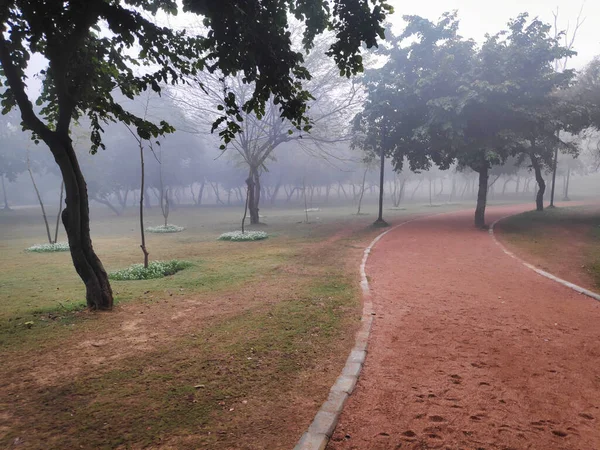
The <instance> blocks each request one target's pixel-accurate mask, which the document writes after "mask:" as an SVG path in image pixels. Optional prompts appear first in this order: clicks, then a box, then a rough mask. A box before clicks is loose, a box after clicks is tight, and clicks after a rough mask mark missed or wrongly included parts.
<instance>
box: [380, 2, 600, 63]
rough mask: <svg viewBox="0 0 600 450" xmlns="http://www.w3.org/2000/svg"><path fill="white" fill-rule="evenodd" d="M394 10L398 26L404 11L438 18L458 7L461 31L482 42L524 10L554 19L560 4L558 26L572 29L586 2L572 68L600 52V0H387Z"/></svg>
mask: <svg viewBox="0 0 600 450" xmlns="http://www.w3.org/2000/svg"><path fill="white" fill-rule="evenodd" d="M388 1H389V3H390V4H391V5H392V6H393V7H394V10H395V13H394V15H393V16H391V17H390V22H392V24H394V28H398V30H400V29H401V27H402V22H403V21H402V16H403V15H419V16H422V17H425V18H427V19H429V20H436V19H437V18H439V17H440V16H441V15H442V13H443V12H445V11H453V10H457V11H458V17H459V19H460V33H461V35H462V36H464V37H465V38H473V39H475V41H477V42H482V41H483V38H484V35H485V33H490V34H494V33H496V32H498V31H500V30H501V29H504V28H506V23H507V22H508V20H509V19H511V18H513V17H516V16H517V15H518V14H519V13H521V12H528V13H529V15H530V17H536V16H537V17H539V18H540V19H541V20H543V21H544V22H548V23H551V24H553V23H554V16H553V15H552V12H553V11H556V8H557V7H558V26H559V29H562V30H565V29H566V28H567V25H568V24H569V23H570V25H571V30H572V29H573V28H574V26H575V23H576V21H577V16H578V14H579V11H580V10H581V7H582V5H583V13H582V18H585V22H584V23H583V25H582V26H581V27H580V29H579V31H578V33H577V38H576V40H575V45H574V50H575V51H577V52H578V55H577V56H575V57H574V58H572V59H571V61H570V63H569V66H568V67H569V68H575V69H579V68H581V67H583V66H584V65H585V64H586V63H588V62H589V61H590V60H591V59H592V58H593V57H594V56H596V55H600V1H599V0H587V1H585V2H582V1H581V0H570V1H569V0H496V1H491V0H417V1H406V0H388Z"/></svg>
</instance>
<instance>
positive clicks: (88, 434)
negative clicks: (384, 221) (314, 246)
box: [7, 271, 359, 449]
mask: <svg viewBox="0 0 600 450" xmlns="http://www.w3.org/2000/svg"><path fill="white" fill-rule="evenodd" d="M307 281H308V280H307ZM358 317H359V314H358V296H357V290H356V287H354V286H353V285H352V277H351V276H350V277H348V276H347V275H343V274H341V273H339V272H332V271H327V272H324V273H323V274H322V275H321V276H320V277H319V278H318V280H317V281H315V282H308V283H307V284H306V285H304V286H302V287H301V289H299V290H298V293H297V294H296V295H294V296H292V297H290V298H287V299H285V300H283V301H281V302H279V303H277V304H275V305H270V306H267V307H265V306H259V307H257V308H253V309H252V310H249V311H246V312H244V313H242V314H239V315H236V316H234V317H232V318H228V319H227V320H222V321H219V322H217V323H215V324H213V325H211V326H207V327H205V328H202V329H199V330H198V332H197V333H195V334H194V336H193V337H189V338H187V339H184V340H181V341H179V342H177V343H175V344H174V345H173V344H172V345H169V346H168V348H164V349H161V350H159V351H154V352H151V353H146V354H144V355H143V356H142V357H138V358H131V359H128V360H126V361H122V362H121V363H118V364H117V365H116V367H115V366H113V367H112V368H111V369H110V370H107V371H105V372H101V373H91V374H86V375H84V376H82V377H78V378H77V379H75V380H73V381H70V380H69V381H67V380H65V382H63V383H61V384H59V385H56V386H51V387H47V388H43V389H42V390H41V391H39V392H37V393H31V394H32V395H30V396H28V397H27V396H26V398H21V400H20V401H19V402H17V403H15V404H14V405H13V409H12V413H13V414H15V415H16V416H17V417H19V418H20V419H19V421H18V423H19V425H18V427H17V428H15V429H12V430H11V431H10V432H9V433H8V435H7V442H10V441H11V440H13V439H14V438H16V437H18V436H24V435H26V436H27V438H26V439H27V443H28V445H30V446H31V445H33V446H34V447H35V446H37V445H45V446H48V447H52V448H80V446H83V448H98V449H103V448H106V449H109V448H115V447H117V446H119V445H125V446H128V445H131V444H132V443H135V444H136V445H137V446H141V447H143V446H146V445H150V444H154V445H156V444H157V443H158V442H161V440H162V439H164V438H165V437H171V438H172V437H173V436H188V435H193V436H195V437H194V439H192V440H191V441H188V442H187V444H185V445H184V444H180V445H178V446H177V448H199V447H202V448H208V447H210V446H213V445H216V444H217V441H216V440H217V439H219V438H220V436H219V435H217V434H216V433H215V434H214V435H212V436H211V435H208V434H207V433H206V431H205V430H206V429H207V427H209V426H210V424H211V423H214V422H216V423H219V424H220V425H219V430H221V431H227V432H229V431H234V430H235V427H236V425H235V422H234V423H232V424H228V423H227V418H228V417H230V416H231V415H232V412H230V411H229V410H230V408H231V407H236V408H238V409H239V408H241V404H240V403H241V402H242V401H243V400H246V401H248V400H250V401H251V403H254V402H253V401H252V399H257V398H260V399H262V400H261V401H262V402H267V403H271V406H272V407H274V408H277V407H282V406H281V405H279V403H280V402H281V401H282V400H283V399H285V396H286V393H288V392H289V391H290V390H292V389H293V388H294V386H295V384H296V383H297V382H298V380H299V379H301V378H302V377H304V376H306V375H305V373H306V372H307V371H310V370H312V369H313V365H314V362H315V359H318V358H319V357H322V356H323V352H325V353H326V356H327V358H328V359H330V363H334V362H335V363H338V364H341V361H337V360H342V359H344V358H345V354H346V353H347V351H344V352H340V353H339V354H333V349H332V348H331V347H332V343H333V342H336V339H337V338H339V337H340V336H342V335H343V334H344V332H345V331H346V330H347V329H348V328H349V327H350V328H352V327H353V326H356V324H357V323H358V321H357V319H358ZM348 345H351V342H350V341H348ZM316 375H318V376H319V377H321V376H323V375H322V374H321V373H319V374H316ZM198 385H202V388H196V387H195V386H198ZM260 420H261V417H260V415H259V416H257V417H255V418H254V419H253V421H254V422H255V424H260ZM264 420H266V419H264ZM34 424H35V425H34ZM31 427H34V428H35V430H36V431H35V433H34V434H28V433H27V431H28V430H30V429H31ZM238 431H239V430H238ZM224 434H225V435H226V436H227V435H228V434H229V433H224ZM250 434H251V432H250ZM38 439H39V441H38ZM222 439H223V436H221V440H220V441H219V442H220V443H221V445H223V441H222ZM225 439H226V440H227V439H229V440H230V442H229V443H230V444H231V445H235V444H236V442H235V437H234V438H233V441H231V439H232V438H231V437H229V438H227V437H226V438H225ZM207 446H208V447H207Z"/></svg>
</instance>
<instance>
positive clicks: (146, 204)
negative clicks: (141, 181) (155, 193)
mask: <svg viewBox="0 0 600 450" xmlns="http://www.w3.org/2000/svg"><path fill="white" fill-rule="evenodd" d="M141 195H142V193H141V192H140V196H141ZM144 208H148V209H149V208H152V202H151V201H150V194H148V189H147V188H146V189H144Z"/></svg>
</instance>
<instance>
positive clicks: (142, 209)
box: [140, 141, 148, 268]
mask: <svg viewBox="0 0 600 450" xmlns="http://www.w3.org/2000/svg"><path fill="white" fill-rule="evenodd" d="M140 164H141V169H142V176H141V180H140V184H141V187H140V234H141V237H142V243H141V245H140V248H141V249H142V253H143V254H144V267H145V268H148V250H147V249H146V233H145V230H144V182H145V179H146V173H145V170H144V146H143V145H142V142H141V141H140Z"/></svg>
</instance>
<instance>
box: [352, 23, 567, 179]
mask: <svg viewBox="0 0 600 450" xmlns="http://www.w3.org/2000/svg"><path fill="white" fill-rule="evenodd" d="M406 20H407V22H408V24H407V28H406V29H405V31H404V32H403V34H402V35H401V36H400V37H399V38H396V39H395V40H394V41H393V46H392V49H391V50H389V51H388V55H389V59H388V62H387V64H386V65H385V66H384V67H383V68H382V69H379V70H378V71H375V72H373V73H372V74H367V75H366V76H365V79H366V80H367V86H368V89H369V101H368V103H367V105H366V107H365V111H364V112H363V113H362V114H361V115H360V116H359V117H357V128H358V129H359V130H361V131H362V133H363V136H364V140H363V143H366V145H367V146H369V145H371V146H373V145H380V144H379V142H381V141H382V139H378V138H377V136H378V135H380V134H383V131H382V130H384V128H383V126H382V124H385V134H386V135H387V143H386V145H385V148H386V149H385V151H386V152H388V153H389V154H392V155H393V156H394V162H395V164H396V168H397V169H401V168H402V163H403V161H404V160H405V158H407V159H408V161H409V163H410V166H411V169H413V170H414V169H427V168H429V166H430V165H431V164H432V162H433V163H435V164H437V165H439V166H440V167H442V168H446V167H448V165H449V164H450V163H451V162H452V161H453V160H457V161H458V162H459V164H461V165H464V166H470V167H472V168H473V169H475V170H480V169H481V168H486V167H489V166H490V165H493V164H500V163H502V162H504V161H505V160H506V158H507V157H508V156H510V155H515V154H518V153H520V152H523V151H527V150H528V148H530V147H531V146H532V145H537V146H538V150H539V151H540V152H545V153H547V152H546V150H547V149H549V148H552V145H554V144H556V143H557V139H556V137H555V136H556V130H557V129H561V128H562V129H564V128H565V126H566V124H565V123H564V121H562V119H561V117H560V114H558V110H557V101H556V96H555V95H554V93H555V92H556V91H557V90H560V89H564V88H566V87H567V86H568V84H569V82H570V80H571V78H572V76H573V73H572V72H570V71H564V72H562V73H561V72H557V71H556V70H555V69H554V64H553V62H554V61H555V60H557V59H562V58H564V57H568V56H570V55H571V54H573V52H571V51H570V50H568V49H566V48H564V47H561V46H560V44H559V42H558V40H557V39H556V38H555V37H552V36H551V35H550V33H549V31H550V27H549V26H548V25H546V24H544V23H542V22H540V21H539V20H537V19H534V20H531V21H530V20H529V19H528V17H527V14H522V15H520V16H518V17H517V18H516V19H514V20H511V21H510V22H509V24H508V29H507V30H505V31H502V32H500V33H498V34H496V35H493V36H490V35H488V36H487V39H486V42H485V43H484V44H483V46H482V47H481V48H476V47H475V44H474V43H473V41H470V40H464V39H462V38H461V37H460V36H459V35H458V34H457V29H458V21H457V20H456V16H455V15H454V14H448V13H447V14H445V15H444V16H443V17H442V18H441V20H440V21H439V22H437V23H432V22H430V21H428V20H426V19H423V18H420V17H416V16H412V17H407V18H406ZM407 38H410V39H411V40H410V41H409V43H408V44H406V39H407ZM403 44H404V45H403Z"/></svg>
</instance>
